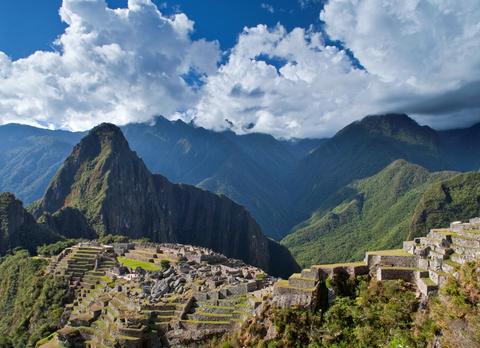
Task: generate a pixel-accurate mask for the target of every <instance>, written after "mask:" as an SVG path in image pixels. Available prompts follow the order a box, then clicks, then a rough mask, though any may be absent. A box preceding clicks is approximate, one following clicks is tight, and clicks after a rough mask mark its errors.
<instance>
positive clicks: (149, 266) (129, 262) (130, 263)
mask: <svg viewBox="0 0 480 348" xmlns="http://www.w3.org/2000/svg"><path fill="white" fill-rule="evenodd" d="M117 260H118V262H120V263H121V264H122V265H124V266H125V267H128V268H132V269H136V268H137V267H140V268H143V269H144V270H146V271H159V270H160V269H161V268H160V267H159V266H158V265H156V264H154V263H151V262H145V261H140V260H135V259H129V258H126V257H118V258H117Z"/></svg>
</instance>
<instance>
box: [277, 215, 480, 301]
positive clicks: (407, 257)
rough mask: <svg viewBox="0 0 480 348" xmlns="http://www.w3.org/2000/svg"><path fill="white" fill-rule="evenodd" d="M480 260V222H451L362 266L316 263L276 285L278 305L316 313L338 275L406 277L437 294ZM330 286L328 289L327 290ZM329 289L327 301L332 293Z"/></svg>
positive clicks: (373, 253)
mask: <svg viewBox="0 0 480 348" xmlns="http://www.w3.org/2000/svg"><path fill="white" fill-rule="evenodd" d="M479 257H480V218H474V219H471V220H470V221H469V222H468V223H461V222H453V223H452V224H451V225H450V228H444V229H432V230H431V231H430V232H429V233H428V235H427V236H426V237H422V238H415V240H413V241H406V242H404V243H403V249H394V250H378V251H370V252H367V253H366V255H365V260H364V261H363V262H354V263H340V264H330V265H328V264H327V265H314V266H311V267H310V268H308V269H304V270H303V271H302V273H298V274H293V275H292V276H290V278H289V279H288V280H279V281H278V282H277V283H276V284H275V287H274V302H275V303H276V304H277V306H280V307H289V306H298V307H303V308H308V309H314V308H315V307H316V306H318V303H319V301H320V299H319V298H318V297H319V295H320V290H321V287H322V285H325V284H326V283H327V282H328V281H327V280H328V279H329V278H330V279H331V278H332V277H333V276H334V275H345V276H357V275H365V274H369V275H370V276H371V277H372V278H375V279H377V280H379V281H381V280H394V279H403V280H405V281H407V282H410V283H413V284H415V285H416V286H417V289H418V291H419V293H420V294H421V295H422V296H424V297H428V296H430V295H431V294H434V293H436V292H437V291H438V289H439V287H441V286H442V284H443V283H444V282H445V280H446V279H447V276H448V274H451V275H453V276H456V271H457V269H458V268H459V267H460V266H461V265H462V264H463V263H465V262H467V261H470V260H474V259H476V258H479ZM327 288H328V287H327ZM327 291H328V301H331V300H332V298H333V297H334V294H332V293H331V291H332V290H331V289H327Z"/></svg>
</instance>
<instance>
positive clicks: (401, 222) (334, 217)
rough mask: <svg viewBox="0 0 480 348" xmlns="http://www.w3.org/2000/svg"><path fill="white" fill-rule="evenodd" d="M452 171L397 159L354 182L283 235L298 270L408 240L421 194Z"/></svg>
mask: <svg viewBox="0 0 480 348" xmlns="http://www.w3.org/2000/svg"><path fill="white" fill-rule="evenodd" d="M452 175H454V174H453V173H447V172H441V173H430V172H428V171H427V170H426V169H424V168H423V167H420V166H418V165H414V164H411V163H408V162H406V161H403V160H398V161H395V162H393V163H392V164H390V165H389V166H388V167H386V168H385V169H384V170H382V171H381V172H379V173H378V174H376V175H374V176H372V177H370V178H367V179H363V180H360V181H356V182H354V183H352V184H350V185H348V186H347V187H345V188H344V189H342V190H340V191H339V192H338V193H337V194H336V195H335V196H336V197H341V198H342V201H340V203H338V204H337V205H336V206H335V207H334V208H333V209H330V210H328V211H327V212H326V213H321V212H317V213H315V214H313V215H312V217H311V218H310V219H308V220H307V221H306V222H304V223H303V224H301V225H299V226H297V227H296V228H295V229H294V231H293V232H292V233H291V234H290V235H288V236H287V237H285V238H284V239H283V241H282V244H284V245H285V246H287V247H288V248H289V249H290V250H291V252H292V253H293V254H294V256H295V257H296V259H297V261H298V262H299V263H300V265H302V266H308V265H311V264H315V263H329V262H337V261H351V260H358V259H362V258H363V256H364V253H365V251H366V250H375V249H387V248H393V247H397V246H399V245H400V243H401V242H402V241H403V240H405V239H406V238H407V237H408V231H409V225H410V221H411V217H412V215H413V212H414V211H415V208H416V206H417V203H418V202H419V201H420V199H421V197H422V194H423V193H424V192H425V191H426V190H427V189H428V188H429V186H430V185H431V184H433V183H434V182H436V181H438V180H441V179H444V178H447V177H450V176H452Z"/></svg>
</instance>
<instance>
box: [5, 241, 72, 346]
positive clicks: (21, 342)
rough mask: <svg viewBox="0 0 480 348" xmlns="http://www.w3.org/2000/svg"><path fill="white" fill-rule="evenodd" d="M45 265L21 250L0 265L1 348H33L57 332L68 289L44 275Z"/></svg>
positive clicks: (60, 280)
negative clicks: (44, 338) (39, 341)
mask: <svg viewBox="0 0 480 348" xmlns="http://www.w3.org/2000/svg"><path fill="white" fill-rule="evenodd" d="M45 266H46V261H44V260H42V259H39V258H32V257H30V256H29V254H28V252H27V251H24V250H19V251H17V252H16V253H15V254H14V255H10V256H6V257H4V258H3V259H2V262H1V264H0V347H2V348H3V347H25V346H26V347H33V346H35V343H36V342H37V341H38V340H40V339H42V338H43V337H46V336H48V335H49V334H51V333H52V332H54V331H55V330H56V329H57V326H58V324H59V321H60V318H61V315H62V313H63V304H64V301H65V299H66V296H67V290H68V288H67V285H66V284H65V283H64V282H63V280H62V279H60V278H54V277H53V276H48V275H44V274H43V270H44V268H45Z"/></svg>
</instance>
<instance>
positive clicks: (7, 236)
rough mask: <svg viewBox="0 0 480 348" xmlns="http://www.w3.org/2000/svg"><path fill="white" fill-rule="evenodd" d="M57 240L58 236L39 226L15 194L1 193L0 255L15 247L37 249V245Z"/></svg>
mask: <svg viewBox="0 0 480 348" xmlns="http://www.w3.org/2000/svg"><path fill="white" fill-rule="evenodd" d="M55 240H57V236H55V235H54V234H53V233H52V232H51V231H49V230H48V229H46V228H42V227H41V226H39V225H38V224H37V223H36V221H35V219H34V218H33V216H32V215H30V214H29V213H28V212H27V211H25V209H24V208H23V205H22V202H20V201H19V200H17V199H16V198H15V196H14V195H13V194H11V193H2V194H0V255H3V254H5V252H6V251H7V250H10V249H13V248H15V247H24V248H26V249H28V250H30V251H35V248H36V247H37V246H39V245H42V244H44V243H51V242H54V241H55Z"/></svg>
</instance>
